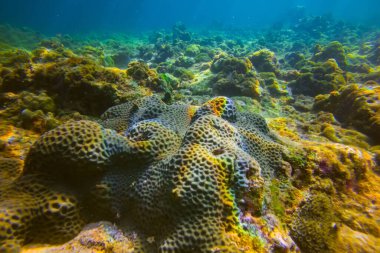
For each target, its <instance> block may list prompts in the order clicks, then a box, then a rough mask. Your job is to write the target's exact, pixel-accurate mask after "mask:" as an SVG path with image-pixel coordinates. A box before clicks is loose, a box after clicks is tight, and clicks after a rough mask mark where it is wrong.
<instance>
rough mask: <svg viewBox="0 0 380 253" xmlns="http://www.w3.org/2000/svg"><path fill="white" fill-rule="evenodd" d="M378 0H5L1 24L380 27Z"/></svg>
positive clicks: (60, 27) (64, 28) (51, 27)
mask: <svg viewBox="0 0 380 253" xmlns="http://www.w3.org/2000/svg"><path fill="white" fill-rule="evenodd" d="M379 10H380V1H379V0H362V1H355V0H273V1H268V0H191V1H190V0H186V1H183V0H181V1H180V0H91V1H90V0H33V1H31V0H8V1H7V0H0V23H8V24H11V25H15V26H26V27H29V28H32V29H35V30H38V31H40V32H43V33H48V34H56V33H81V32H90V31H104V30H105V31H115V32H116V31H144V30H149V29H161V28H170V27H171V26H172V25H173V24H175V23H176V22H178V21H181V22H183V23H184V24H186V25H187V26H188V27H191V28H207V27H210V26H214V27H215V26H219V27H240V28H264V27H268V26H271V25H273V24H278V23H285V22H291V21H292V20H295V19H298V18H299V17H301V16H302V15H309V14H311V15H330V16H333V17H335V18H337V19H342V20H345V21H349V22H352V23H362V24H365V25H367V26H380V15H378V12H379Z"/></svg>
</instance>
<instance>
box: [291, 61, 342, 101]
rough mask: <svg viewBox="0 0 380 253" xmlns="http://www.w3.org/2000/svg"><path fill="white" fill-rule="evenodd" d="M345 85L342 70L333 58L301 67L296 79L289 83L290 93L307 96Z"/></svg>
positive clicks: (325, 92)
mask: <svg viewBox="0 0 380 253" xmlns="http://www.w3.org/2000/svg"><path fill="white" fill-rule="evenodd" d="M345 85H346V79H345V76H344V72H343V70H342V69H340V68H339V66H338V64H337V63H336V61H335V60H334V59H329V60H327V61H326V62H323V63H318V64H316V65H315V66H313V67H311V68H304V69H301V73H300V75H299V76H298V77H297V79H296V80H295V81H292V82H290V83H289V87H290V88H291V89H292V93H294V94H303V95H308V96H316V95H318V94H327V93H329V92H331V91H333V90H338V89H339V88H341V87H343V86H345Z"/></svg>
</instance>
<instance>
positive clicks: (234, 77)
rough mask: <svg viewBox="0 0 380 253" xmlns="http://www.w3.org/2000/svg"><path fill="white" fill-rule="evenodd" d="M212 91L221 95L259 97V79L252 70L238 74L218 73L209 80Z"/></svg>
mask: <svg viewBox="0 0 380 253" xmlns="http://www.w3.org/2000/svg"><path fill="white" fill-rule="evenodd" d="M210 82H211V84H212V88H213V93H214V94H217V95H223V96H248V97H252V98H255V99H259V98H260V96H261V92H262V91H261V89H262V88H261V87H260V82H259V79H258V78H257V76H256V74H255V73H254V72H252V71H251V72H248V73H247V74H238V73H236V72H232V73H230V74H228V75H225V74H222V73H220V74H218V75H216V76H215V77H214V78H213V79H212V80H211V81H210Z"/></svg>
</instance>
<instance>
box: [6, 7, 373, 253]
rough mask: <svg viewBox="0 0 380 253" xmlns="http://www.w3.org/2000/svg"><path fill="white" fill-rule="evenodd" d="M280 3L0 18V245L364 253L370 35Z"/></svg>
mask: <svg viewBox="0 0 380 253" xmlns="http://www.w3.org/2000/svg"><path fill="white" fill-rule="evenodd" d="M294 11H295V13H293V14H294V15H295V16H294V17H289V20H288V21H287V22H286V23H284V24H281V25H280V24H276V25H274V26H273V27H271V28H270V29H267V28H265V29H260V30H259V29H251V28H247V29H237V28H233V27H224V26H223V24H213V25H211V26H210V27H209V29H207V30H206V29H205V30H193V28H194V27H189V29H187V28H186V26H185V25H183V24H180V23H179V24H176V25H175V26H174V27H173V28H172V29H169V30H160V31H151V32H145V31H140V32H139V33H129V32H125V33H115V34H113V33H112V34H111V33H107V34H106V33H96V32H95V33H92V34H88V35H85V34H83V36H76V35H65V34H62V35H61V34H59V35H56V36H54V37H48V36H45V35H42V34H39V33H37V32H33V31H31V30H29V29H28V28H14V27H11V26H9V25H0V207H1V208H0V251H1V252H19V251H21V252H61V251H70V252H71V251H80V252H259V253H266V252H272V253H278V252H294V253H295V252H334V253H338V252H366V253H374V252H379V251H380V249H379V245H380V226H379V220H380V218H379V217H380V208H379V203H378V199H380V189H379V186H380V176H379V175H380V146H379V142H380V137H379V133H380V127H379V126H380V125H379V122H380V121H379V111H380V107H379V94H380V93H379V83H380V66H379V55H380V54H379V52H380V50H379V44H380V43H379V39H378V34H379V32H378V29H377V28H376V27H370V26H366V27H364V26H359V25H355V24H348V23H345V22H342V21H338V20H334V19H333V18H332V17H330V16H315V17H312V16H307V15H306V13H305V12H303V11H302V8H297V10H294ZM288 22H289V23H288ZM215 96H227V97H229V98H227V97H215ZM99 115H101V116H100V117H98V116H99ZM111 224H112V225H111ZM51 244H54V245H51Z"/></svg>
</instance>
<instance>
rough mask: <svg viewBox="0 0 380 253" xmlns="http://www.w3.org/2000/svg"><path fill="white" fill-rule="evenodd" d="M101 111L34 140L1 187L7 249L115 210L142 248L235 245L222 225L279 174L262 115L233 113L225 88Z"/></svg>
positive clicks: (57, 235) (233, 223)
mask: <svg viewBox="0 0 380 253" xmlns="http://www.w3.org/2000/svg"><path fill="white" fill-rule="evenodd" d="M102 119H103V120H102V122H100V124H99V123H96V122H92V121H85V120H82V121H71V122H68V123H66V124H64V125H61V126H59V127H57V128H55V129H53V130H51V131H49V132H46V133H45V134H43V135H42V136H41V137H40V138H39V139H38V140H37V141H36V142H35V143H34V144H33V146H32V147H31V148H30V150H29V152H28V155H27V158H26V161H25V166H24V169H23V172H22V174H21V175H20V176H19V177H18V178H17V179H15V180H14V181H13V182H11V183H9V184H7V185H6V186H5V187H4V186H2V189H1V190H2V194H1V205H2V206H5V207H6V208H5V209H2V212H1V213H0V215H1V216H0V219H1V226H0V229H1V230H0V231H1V241H2V244H3V246H2V249H3V250H4V249H7V248H8V249H11V248H17V247H20V246H22V245H24V244H26V243H30V242H39V243H60V242H63V241H65V240H68V239H70V238H71V237H73V236H75V235H76V234H77V233H78V232H79V231H80V229H81V228H82V224H84V223H85V222H88V221H90V220H101V219H111V220H115V219H116V220H118V219H121V218H123V219H125V221H126V222H128V223H131V224H132V225H131V226H133V227H135V228H136V231H137V232H138V233H139V234H140V235H141V241H142V244H141V245H142V246H141V248H142V249H145V250H149V249H150V250H153V251H156V250H158V251H161V252H172V251H176V252H194V251H197V252H210V251H213V250H221V251H228V252H229V251H234V250H238V247H237V246H236V245H234V244H233V243H232V240H231V239H230V238H229V237H228V236H227V234H228V233H238V232H239V226H241V224H240V221H239V216H238V213H239V212H241V210H242V209H244V208H245V201H244V200H245V198H246V195H249V194H252V193H253V192H254V193H255V194H257V193H258V191H262V187H263V183H264V180H270V179H271V178H273V177H274V176H275V175H277V176H280V173H279V172H278V171H279V167H280V166H281V160H282V158H281V156H282V148H281V146H280V145H279V144H277V143H275V141H274V140H273V139H272V137H271V135H270V133H269V130H268V128H267V126H266V123H265V121H264V120H263V119H262V118H261V117H260V116H258V115H254V114H247V113H237V111H236V108H235V105H234V102H233V101H232V100H231V99H229V98H226V97H217V98H214V99H212V100H210V101H208V102H206V103H205V104H204V105H202V106H200V107H199V108H197V107H193V106H188V105H180V104H178V105H171V106H169V105H166V104H164V103H162V102H161V101H160V100H158V99H157V98H156V97H152V98H144V99H140V100H138V101H133V102H130V103H127V104H123V105H119V106H116V107H112V108H110V109H109V110H108V111H106V112H105V113H104V115H103V116H102ZM111 122H112V124H111ZM102 124H104V125H105V126H108V127H113V128H114V129H115V130H117V131H118V132H117V131H115V130H112V129H107V128H105V127H103V126H102ZM9 162H10V161H8V160H1V167H2V170H4V173H6V170H7V168H8V167H9V165H8V164H9ZM250 201H254V199H250ZM149 238H154V242H152V241H151V240H149Z"/></svg>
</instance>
